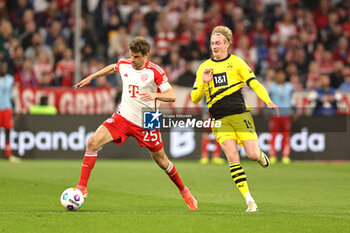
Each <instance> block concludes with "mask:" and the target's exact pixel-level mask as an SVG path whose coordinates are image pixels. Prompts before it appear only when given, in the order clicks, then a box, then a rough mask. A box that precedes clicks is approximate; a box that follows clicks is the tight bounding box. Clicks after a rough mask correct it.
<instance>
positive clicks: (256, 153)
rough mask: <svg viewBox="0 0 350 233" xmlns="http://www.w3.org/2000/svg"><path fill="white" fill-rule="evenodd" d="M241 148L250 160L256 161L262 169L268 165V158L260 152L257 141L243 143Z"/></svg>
mask: <svg viewBox="0 0 350 233" xmlns="http://www.w3.org/2000/svg"><path fill="white" fill-rule="evenodd" d="M243 147H244V150H245V152H246V153H247V156H248V158H249V159H250V160H254V161H258V163H259V164H260V165H261V166H262V167H264V168H266V167H268V166H269V165H270V161H269V158H268V157H267V155H266V154H265V153H264V152H263V151H262V150H260V147H259V145H258V141H256V140H246V141H243Z"/></svg>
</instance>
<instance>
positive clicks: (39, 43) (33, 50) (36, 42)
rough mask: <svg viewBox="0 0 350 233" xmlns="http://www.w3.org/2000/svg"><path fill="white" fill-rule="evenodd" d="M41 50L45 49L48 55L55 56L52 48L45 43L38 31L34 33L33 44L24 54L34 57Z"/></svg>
mask: <svg viewBox="0 0 350 233" xmlns="http://www.w3.org/2000/svg"><path fill="white" fill-rule="evenodd" d="M41 51H44V52H45V53H46V55H47V56H48V57H53V52H52V49H51V48H50V47H49V46H47V45H45V44H43V38H42V36H41V35H40V34H39V33H37V32H36V33H34V34H33V37H32V44H31V46H29V47H28V48H27V49H26V50H25V51H24V56H25V57H26V58H31V59H34V58H35V57H36V56H37V55H38V54H39V53H40V52H41Z"/></svg>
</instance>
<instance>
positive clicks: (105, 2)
mask: <svg viewBox="0 0 350 233" xmlns="http://www.w3.org/2000/svg"><path fill="white" fill-rule="evenodd" d="M113 15H116V16H117V17H118V18H119V19H120V18H121V16H120V12H119V7H118V3H117V1H114V0H101V1H100V3H99V5H98V7H97V9H96V10H95V17H94V19H95V31H96V33H97V36H98V37H99V38H101V37H103V33H105V31H106V27H107V25H108V24H109V22H110V19H111V18H112V16H113Z"/></svg>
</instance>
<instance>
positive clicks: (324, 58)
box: [319, 51, 334, 74]
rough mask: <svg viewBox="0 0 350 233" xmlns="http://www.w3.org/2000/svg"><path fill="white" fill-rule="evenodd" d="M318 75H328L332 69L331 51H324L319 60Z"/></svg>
mask: <svg viewBox="0 0 350 233" xmlns="http://www.w3.org/2000/svg"><path fill="white" fill-rule="evenodd" d="M319 67H320V73H321V74H330V73H332V72H333V69H334V60H333V55H332V52H331V51H324V52H323V53H322V55H321V59H320V64H319Z"/></svg>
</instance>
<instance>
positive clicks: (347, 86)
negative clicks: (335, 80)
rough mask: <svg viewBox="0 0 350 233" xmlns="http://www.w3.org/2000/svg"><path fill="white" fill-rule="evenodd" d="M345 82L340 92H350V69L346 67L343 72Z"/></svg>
mask: <svg viewBox="0 0 350 233" xmlns="http://www.w3.org/2000/svg"><path fill="white" fill-rule="evenodd" d="M343 76H344V82H343V83H342V84H341V85H340V87H339V90H341V91H346V92H349V91H350V67H345V69H344V71H343Z"/></svg>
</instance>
